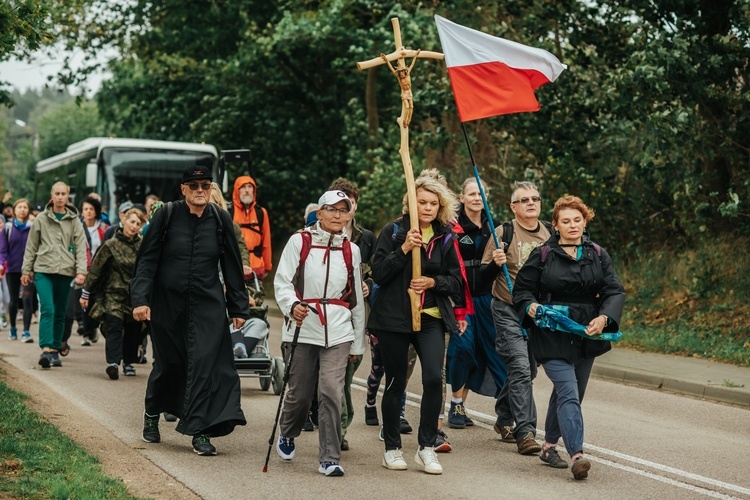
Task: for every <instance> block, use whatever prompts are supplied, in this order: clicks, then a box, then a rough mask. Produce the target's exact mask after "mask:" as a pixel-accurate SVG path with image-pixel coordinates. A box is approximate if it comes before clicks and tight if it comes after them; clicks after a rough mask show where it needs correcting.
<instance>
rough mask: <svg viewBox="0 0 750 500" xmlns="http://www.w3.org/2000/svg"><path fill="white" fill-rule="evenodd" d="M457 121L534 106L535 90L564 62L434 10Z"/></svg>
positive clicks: (550, 79) (560, 69) (553, 76)
mask: <svg viewBox="0 0 750 500" xmlns="http://www.w3.org/2000/svg"><path fill="white" fill-rule="evenodd" d="M435 22H436V23H437V29H438V35H439V36H440V43H441V45H442V46H443V53H444V54H445V63H446V65H447V66H448V76H449V77H450V80H451V87H453V96H454V97H455V99H456V108H458V116H459V118H460V119H461V121H462V122H468V121H471V120H479V119H480V118H488V117H490V116H497V115H505V114H510V113H523V112H528V111H539V108H540V106H539V102H538V101H537V100H536V96H535V95H534V90H536V89H537V88H539V87H541V86H542V85H544V84H547V83H551V82H554V81H555V80H556V79H557V77H558V76H560V73H562V72H563V70H564V69H566V68H567V66H566V65H564V64H562V63H561V62H560V61H559V60H558V59H557V58H556V57H555V56H553V55H552V54H550V53H549V52H547V51H546V50H542V49H536V48H533V47H528V46H526V45H522V44H520V43H516V42H511V41H510V40H505V39H504V38H498V37H496V36H492V35H488V34H486V33H482V32H481V31H477V30H473V29H471V28H467V27H465V26H461V25H459V24H456V23H454V22H451V21H449V20H447V19H445V18H444V17H440V16H437V15H436V16H435Z"/></svg>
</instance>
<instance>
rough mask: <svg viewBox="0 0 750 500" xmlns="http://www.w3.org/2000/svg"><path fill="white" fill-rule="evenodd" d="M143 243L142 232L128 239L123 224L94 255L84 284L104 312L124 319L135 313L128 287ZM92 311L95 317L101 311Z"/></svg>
mask: <svg viewBox="0 0 750 500" xmlns="http://www.w3.org/2000/svg"><path fill="white" fill-rule="evenodd" d="M140 246H141V237H140V235H136V236H135V237H134V238H131V239H128V238H126V237H125V235H124V234H123V232H122V228H118V229H117V231H115V235H114V237H113V238H111V239H109V240H107V241H105V242H104V244H102V245H101V246H100V247H99V249H98V250H97V252H96V255H94V259H93V261H92V262H91V268H90V269H89V273H88V274H87V275H86V282H85V283H84V285H83V288H84V290H85V292H84V293H86V292H88V294H91V296H93V297H95V298H96V302H97V305H98V309H99V310H100V311H101V312H102V313H105V314H111V315H112V316H116V317H118V318H120V319H123V320H124V319H125V318H126V317H129V316H131V315H132V314H133V308H132V307H131V305H130V291H129V287H130V281H131V280H132V279H133V270H134V269H135V257H136V254H137V253H138V248H139V247H140ZM89 315H90V316H92V317H95V316H97V315H98V314H97V313H96V312H94V311H91V309H89Z"/></svg>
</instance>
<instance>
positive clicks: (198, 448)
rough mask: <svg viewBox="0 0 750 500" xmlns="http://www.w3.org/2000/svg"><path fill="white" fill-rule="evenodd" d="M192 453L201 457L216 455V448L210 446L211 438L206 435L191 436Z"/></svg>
mask: <svg viewBox="0 0 750 500" xmlns="http://www.w3.org/2000/svg"><path fill="white" fill-rule="evenodd" d="M193 451H194V452H196V453H197V454H198V455H201V456H213V455H216V448H214V445H212V444H211V436H209V435H208V434H198V435H197V436H193Z"/></svg>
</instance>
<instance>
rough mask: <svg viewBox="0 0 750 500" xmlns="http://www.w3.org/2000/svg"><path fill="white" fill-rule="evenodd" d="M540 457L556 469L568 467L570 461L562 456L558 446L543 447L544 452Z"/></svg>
mask: <svg viewBox="0 0 750 500" xmlns="http://www.w3.org/2000/svg"><path fill="white" fill-rule="evenodd" d="M539 458H540V459H541V461H542V462H544V463H545V464H547V465H549V466H550V467H553V468H555V469H567V468H568V462H566V461H565V460H563V459H562V458H560V455H558V453H557V448H547V449H546V450H545V449H542V454H541V455H539Z"/></svg>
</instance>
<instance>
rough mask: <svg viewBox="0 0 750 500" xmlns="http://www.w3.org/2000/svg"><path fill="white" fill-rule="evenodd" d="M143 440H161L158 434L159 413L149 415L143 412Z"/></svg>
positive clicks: (156, 441)
mask: <svg viewBox="0 0 750 500" xmlns="http://www.w3.org/2000/svg"><path fill="white" fill-rule="evenodd" d="M143 440H144V441H146V442H147V443H158V442H159V441H161V434H159V415H158V414H157V415H154V416H151V415H149V414H148V413H144V414H143Z"/></svg>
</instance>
